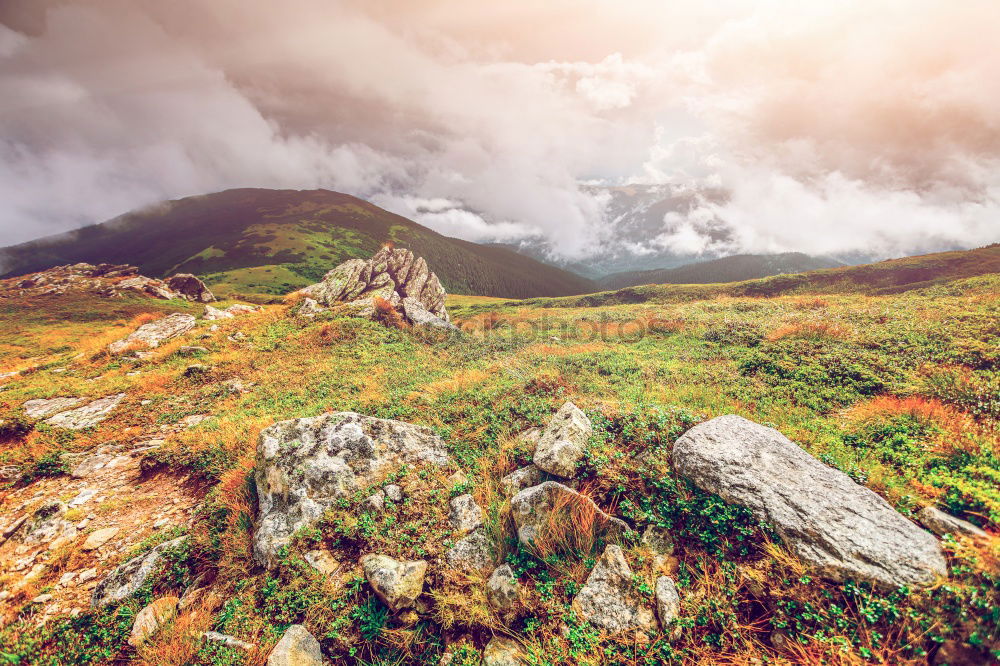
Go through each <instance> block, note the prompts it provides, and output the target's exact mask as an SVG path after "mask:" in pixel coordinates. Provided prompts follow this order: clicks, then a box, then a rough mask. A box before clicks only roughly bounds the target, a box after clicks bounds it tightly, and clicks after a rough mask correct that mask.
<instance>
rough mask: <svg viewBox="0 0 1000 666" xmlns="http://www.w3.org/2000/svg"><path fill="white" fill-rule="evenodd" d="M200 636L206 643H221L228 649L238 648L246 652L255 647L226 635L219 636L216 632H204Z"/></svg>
mask: <svg viewBox="0 0 1000 666" xmlns="http://www.w3.org/2000/svg"><path fill="white" fill-rule="evenodd" d="M201 636H202V638H204V639H205V640H206V641H212V642H213V643H222V644H223V645H226V646H228V647H234V648H239V649H241V650H246V651H248V652H249V651H250V650H253V649H254V648H255V647H257V646H256V645H254V644H253V643H247V642H246V641H241V640H240V639H238V638H235V637H233V636H229V635H227V634H220V633H219V632H217V631H206V632H205V633H203V634H202V635H201Z"/></svg>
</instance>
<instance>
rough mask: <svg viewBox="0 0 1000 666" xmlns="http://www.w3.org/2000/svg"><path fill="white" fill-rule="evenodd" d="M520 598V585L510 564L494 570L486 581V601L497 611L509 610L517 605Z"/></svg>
mask: <svg viewBox="0 0 1000 666" xmlns="http://www.w3.org/2000/svg"><path fill="white" fill-rule="evenodd" d="M519 596H520V585H519V583H518V581H517V576H515V575H514V569H512V568H511V566H510V565H509V564H503V565H501V566H499V567H497V568H496V569H494V571H493V574H492V575H491V576H490V579H489V580H488V581H486V599H487V600H488V601H489V602H490V605H491V606H493V607H494V608H496V609H497V610H509V609H511V608H513V607H514V604H516V603H517V600H518V597H519Z"/></svg>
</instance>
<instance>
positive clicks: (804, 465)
mask: <svg viewBox="0 0 1000 666" xmlns="http://www.w3.org/2000/svg"><path fill="white" fill-rule="evenodd" d="M673 464H674V468H675V469H676V470H677V472H678V473H679V474H680V475H682V476H684V477H686V478H688V479H690V480H691V481H692V482H694V484H695V485H697V486H698V487H699V488H701V489H702V490H705V491H708V492H711V493H715V494H717V495H719V496H720V497H722V498H723V499H724V500H726V501H727V502H732V503H733V504H739V505H742V506H745V507H747V508H749V509H750V510H751V511H752V512H753V514H754V516H756V517H757V519H758V520H764V521H767V522H769V523H771V524H772V525H774V527H775V529H776V530H777V532H778V534H779V535H780V536H781V538H782V540H783V541H784V543H785V544H787V545H788V546H789V547H790V548H791V549H792V550H793V551H794V552H795V553H796V554H797V555H798V556H799V557H800V558H801V559H802V560H803V561H805V562H807V563H808V564H810V565H812V566H813V567H815V568H816V569H817V570H818V572H819V573H820V574H821V575H824V576H826V577H828V578H831V579H833V580H843V579H845V578H856V579H864V580H871V581H874V582H877V583H881V584H883V585H886V586H890V587H898V586H901V585H928V584H930V583H933V582H934V580H935V578H937V577H938V576H944V575H946V573H947V567H946V564H945V559H944V554H943V553H942V551H941V547H940V545H938V542H937V540H936V539H935V538H934V537H933V535H931V534H930V533H929V532H926V531H924V530H922V529H920V528H919V527H917V526H916V525H915V524H913V523H912V522H910V521H909V520H907V519H906V518H904V517H903V516H902V515H901V514H900V513H898V512H897V511H896V510H895V509H893V508H892V506H890V505H889V503H888V502H886V501H885V500H884V499H882V498H881V497H879V496H878V495H876V494H875V493H874V492H872V491H871V490H869V489H867V488H865V487H864V486H860V485H858V484H857V483H855V482H854V481H853V480H851V478H850V477H849V476H847V475H846V474H844V473H843V472H841V471H839V470H836V469H834V468H832V467H828V466H827V465H824V464H823V463H821V462H820V461H819V460H817V459H815V458H813V457H812V456H811V455H809V454H808V453H806V452H805V451H803V450H802V449H801V448H799V447H798V446H796V445H795V444H794V443H793V442H792V441H790V440H789V439H788V438H787V437H785V436H784V435H782V434H781V433H780V432H778V431H777V430H774V429H773V428H767V427H765V426H762V425H759V424H757V423H754V422H752V421H748V420H747V419H744V418H742V417H740V416H735V415H728V416H720V417H718V418H714V419H712V420H711V421H707V422H705V423H702V424H701V425H698V426H695V427H694V428H692V429H691V430H689V431H688V432H687V433H685V434H684V435H683V436H681V437H680V439H678V440H677V442H676V443H675V444H674V449H673Z"/></svg>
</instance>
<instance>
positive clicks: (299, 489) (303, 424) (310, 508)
mask: <svg viewBox="0 0 1000 666" xmlns="http://www.w3.org/2000/svg"><path fill="white" fill-rule="evenodd" d="M257 457H258V465H257V469H256V472H255V476H254V479H255V482H256V485H257V496H258V498H259V501H260V512H259V516H258V521H257V530H256V532H255V534H254V546H253V550H254V556H255V558H256V559H257V561H258V562H260V563H261V564H264V565H265V566H273V565H274V564H275V558H276V556H277V553H278V550H279V549H280V548H281V546H282V545H284V544H286V543H287V542H288V541H289V539H290V538H291V536H292V534H294V533H295V531H296V530H298V529H299V528H301V527H304V526H307V525H311V524H313V523H315V522H316V521H317V520H319V518H320V516H322V514H323V511H325V510H326V509H327V508H329V507H331V506H333V504H334V503H335V501H336V500H338V499H340V498H342V497H345V496H347V495H348V494H350V493H352V492H354V491H355V490H357V489H358V488H363V487H364V486H365V485H366V484H368V483H371V482H372V481H374V480H375V479H376V477H377V476H378V475H379V474H380V473H384V472H387V471H389V470H393V469H397V468H398V467H399V465H402V464H410V465H438V466H440V465H445V464H447V463H448V462H449V457H448V453H447V449H446V448H445V445H444V442H443V441H442V440H441V438H440V437H438V436H437V435H435V434H434V433H433V432H432V431H431V430H430V429H428V428H424V427H421V426H416V425H412V424H409V423H403V422H401V421H391V420H387V419H376V418H372V417H370V416H363V415H361V414H356V413H354V412H337V413H331V414H323V415H321V416H315V417H311V418H302V419H292V420H289V421H281V422H279V423H275V424H274V425H272V426H270V427H268V428H266V429H265V430H264V431H263V432H261V434H260V441H259V443H258V445H257Z"/></svg>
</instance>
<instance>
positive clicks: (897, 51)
mask: <svg viewBox="0 0 1000 666" xmlns="http://www.w3.org/2000/svg"><path fill="white" fill-rule="evenodd" d="M703 5H709V6H707V7H706V6H703ZM2 7H3V9H2V10H0V12H2V13H0V19H2V21H3V23H4V26H5V27H4V26H0V136H2V141H0V244H3V245H6V244H12V243H17V242H21V241H26V240H29V239H32V238H36V237H40V236H44V235H48V234H52V233H55V232H59V231H64V230H67V229H72V228H76V227H79V226H82V225H85V224H89V223H93V222H100V221H103V220H105V219H107V218H110V217H113V216H115V215H118V214H120V213H123V212H125V211H126V210H129V209H132V208H135V207H139V206H145V205H151V204H154V203H156V202H158V201H162V200H164V199H170V198H176V197H180V196H186V195H192V194H200V193H204V192H210V191H216V190H220V189H224V188H228V187H249V186H255V187H288V188H300V189H305V188H315V187H326V188H330V189H334V190H338V191H343V192H348V193H351V194H355V195H358V196H361V197H363V198H366V199H370V200H372V201H373V202H375V203H377V204H379V205H381V206H383V207H386V208H389V209H390V210H393V211H395V212H399V213H402V214H404V215H407V216H410V217H412V218H413V219H415V220H417V221H419V222H421V223H423V224H426V225H428V226H430V227H432V228H434V229H436V230H438V231H440V232H442V233H445V234H448V235H453V236H458V237H461V238H466V239H470V240H476V241H503V242H518V241H522V240H525V239H542V240H544V241H546V242H547V244H548V246H549V247H551V249H552V252H553V253H555V254H556V255H558V256H560V257H562V258H568V259H579V258H585V257H588V256H594V255H597V254H600V253H601V252H602V248H605V247H606V246H607V244H608V243H611V242H613V241H614V237H615V231H614V224H613V222H614V220H612V219H610V218H609V216H608V215H607V214H606V207H607V203H608V197H607V195H606V194H605V193H604V192H602V190H601V188H594V187H588V186H587V185H591V186H592V185H595V184H598V185H623V184H629V183H637V184H661V183H664V184H670V185H672V186H673V187H675V188H676V187H679V188H685V189H690V190H691V191H692V192H694V193H695V194H696V196H698V197H699V199H698V201H700V205H697V206H695V207H694V208H693V209H692V210H690V211H684V212H683V213H682V214H670V215H667V216H665V218H664V219H663V220H662V225H661V226H660V227H659V228H658V229H656V230H655V233H651V234H650V236H649V238H648V239H647V240H645V241H643V242H642V243H640V246H638V247H636V248H634V249H635V251H636V252H638V253H641V252H647V251H654V250H655V251H674V252H678V253H687V254H700V253H715V254H718V253H720V252H722V253H725V252H778V251H803V252H808V253H813V254H831V253H850V252H865V253H869V254H871V255H874V256H890V255H900V254H906V253H912V252H917V251H929V250H933V249H942V248H950V247H973V246H977V245H983V244H986V243H990V242H995V241H997V240H998V236H1000V222H998V220H1000V216H998V212H1000V45H998V42H1000V40H998V39H997V38H998V36H1000V12H998V11H997V8H996V3H995V1H993V0H963V1H962V2H959V3H955V2H947V1H933V0H906V1H889V0H859V1H849V0H848V1H843V2H836V3H834V2H821V1H818V0H816V1H813V2H751V1H749V0H746V1H736V0H731V1H727V2H718V1H716V2H711V3H705V2H663V0H656V1H649V2H646V1H640V0H631V1H628V2H625V1H611V0H608V1H604V0H552V1H549V2H544V3H539V2H529V1H527V0H523V1H522V0H516V1H506V2H495V3H480V2H475V3H470V2H467V1H466V2H462V1H460V0H420V1H414V0H399V1H396V2H390V1H381V2H373V1H371V0H363V1H362V0H357V1H341V2H331V1H330V0H284V1H283V2H281V3H275V2H263V1H260V0H255V1H248V0H197V1H195V0H172V1H171V2H162V1H158V2H157V1H154V0H90V1H88V0H74V1H67V2H51V1H50V2H47V3H44V2H39V0H25V1H24V2H20V1H19V2H13V3H11V2H6V3H4V4H3V5H2ZM710 190H711V191H716V192H718V191H721V192H724V193H725V195H724V196H723V197H721V198H719V197H708V196H703V195H702V193H704V192H708V191H710ZM711 225H722V226H724V227H725V228H726V229H727V230H728V232H729V237H728V240H727V241H726V243H725V245H724V246H723V247H719V246H713V240H712V237H711V236H710V235H708V234H707V233H705V230H706V229H707V228H709V226H711Z"/></svg>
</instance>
